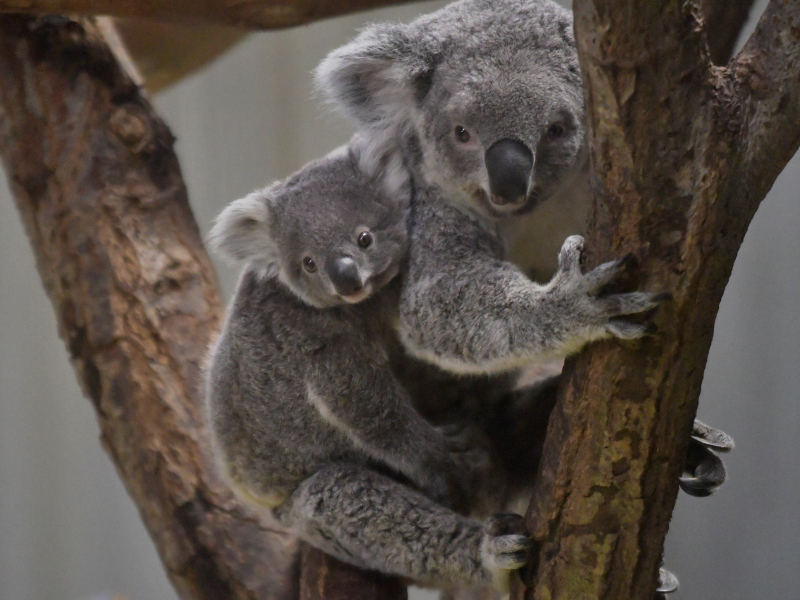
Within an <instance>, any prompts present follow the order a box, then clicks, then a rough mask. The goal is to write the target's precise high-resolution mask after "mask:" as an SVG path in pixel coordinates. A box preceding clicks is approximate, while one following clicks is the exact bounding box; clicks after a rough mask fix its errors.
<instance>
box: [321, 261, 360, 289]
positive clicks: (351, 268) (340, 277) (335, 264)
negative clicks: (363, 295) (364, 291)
mask: <svg viewBox="0 0 800 600" xmlns="http://www.w3.org/2000/svg"><path fill="white" fill-rule="evenodd" d="M325 271H326V272H327V273H328V277H330V278H331V283H333V287H334V288H336V293H337V294H339V295H341V296H350V295H352V294H355V293H356V292H360V291H361V288H363V287H364V284H363V282H362V281H361V275H360V274H359V273H358V265H357V264H356V261H354V260H353V259H352V258H349V257H344V258H337V259H336V260H332V261H330V262H329V263H327V264H326V265H325Z"/></svg>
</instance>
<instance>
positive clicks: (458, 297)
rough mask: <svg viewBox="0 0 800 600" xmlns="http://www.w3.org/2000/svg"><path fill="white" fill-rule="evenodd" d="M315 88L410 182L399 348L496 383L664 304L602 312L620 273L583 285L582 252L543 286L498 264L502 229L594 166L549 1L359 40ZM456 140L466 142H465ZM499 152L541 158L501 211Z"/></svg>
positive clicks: (371, 161)
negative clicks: (491, 158)
mask: <svg viewBox="0 0 800 600" xmlns="http://www.w3.org/2000/svg"><path fill="white" fill-rule="evenodd" d="M317 78H318V83H319V86H320V87H321V88H322V89H323V90H325V91H326V92H327V93H328V95H329V97H330V98H331V100H332V101H333V102H335V103H336V104H337V105H338V106H339V107H340V108H341V109H342V110H343V111H344V112H345V114H347V115H348V116H349V117H350V118H351V119H352V120H353V121H354V122H355V124H356V126H357V127H358V128H359V132H360V135H361V136H362V137H363V138H364V139H365V140H367V141H368V143H369V144H370V146H369V148H370V150H368V151H367V152H365V154H364V158H363V161H364V163H365V168H366V169H369V168H370V167H374V166H375V165H377V164H379V161H378V160H377V159H376V158H375V156H377V155H381V156H382V155H385V154H386V153H387V152H390V151H391V148H392V147H393V145H394V147H399V148H400V151H401V153H402V155H403V157H404V159H405V161H406V164H407V165H408V167H409V169H410V171H411V173H412V176H413V179H414V184H415V186H416V198H415V200H414V202H413V209H412V210H413V224H412V242H411V246H410V247H411V250H410V260H409V268H408V275H407V277H406V278H405V280H404V284H403V292H402V296H401V301H400V337H401V340H402V341H403V343H404V345H405V347H406V349H407V350H408V351H409V352H410V353H411V354H412V355H414V356H415V357H417V358H419V359H421V360H423V361H426V362H429V363H432V364H435V365H437V366H438V367H440V368H442V369H445V370H447V371H452V372H455V373H494V372H499V371H508V370H510V369H514V368H518V367H521V366H524V365H525V364H527V363H530V362H531V360H536V359H541V358H544V357H547V356H549V355H564V354H567V353H569V352H572V351H575V350H577V349H579V348H580V347H581V346H582V345H583V344H585V343H586V342H589V341H592V340H595V339H598V338H601V337H608V336H617V337H624V338H634V337H638V336H641V335H643V333H644V331H645V330H644V327H642V326H640V325H636V324H632V323H627V322H625V321H620V320H619V319H618V318H619V317H620V316H623V315H627V314H635V313H639V312H643V311H647V310H649V309H651V308H653V307H654V306H656V305H657V304H658V301H659V298H660V297H659V296H656V295H654V294H646V293H635V294H625V295H615V296H609V297H599V296H598V295H597V294H598V293H599V291H600V289H601V288H602V284H604V283H607V282H608V281H610V280H611V279H613V277H614V276H615V275H616V274H617V273H618V272H619V271H620V270H621V268H622V267H623V265H622V264H620V263H609V264H607V265H603V266H601V267H599V268H598V269H597V270H596V271H594V272H592V273H589V274H587V275H585V276H583V275H582V274H581V272H580V267H579V265H578V262H579V260H580V252H581V249H582V243H583V242H582V239H581V238H579V237H577V236H575V237H570V238H568V239H567V241H566V242H565V243H564V245H563V248H562V249H561V252H560V254H559V261H560V265H559V271H558V273H557V274H556V276H555V277H554V278H553V279H552V280H551V282H550V283H549V284H547V285H546V286H541V285H538V284H536V283H534V282H532V281H530V280H529V279H528V278H527V277H526V276H525V275H524V274H523V273H522V272H521V271H520V270H519V269H518V268H516V267H515V266H513V265H512V264H511V263H509V262H503V261H504V260H505V258H506V255H507V250H508V246H509V244H510V240H507V239H505V235H504V234H505V233H506V232H505V229H504V222H506V221H510V220H513V219H514V218H515V217H516V215H518V214H521V213H525V212H528V211H530V210H532V209H533V208H535V207H536V205H537V204H538V203H539V202H541V201H545V200H548V199H550V198H551V197H552V196H553V195H554V194H556V192H557V191H559V190H560V189H561V188H564V187H569V185H568V184H569V182H570V181H571V180H572V179H574V178H575V177H577V176H578V175H579V174H580V173H581V172H582V168H583V164H584V162H585V153H584V152H583V151H582V150H583V143H584V130H583V92H582V82H581V78H580V73H579V69H578V61H577V52H576V50H575V44H574V40H573V37H572V16H571V13H570V12H569V11H567V10H565V9H563V8H561V7H560V6H558V5H556V4H555V3H552V2H546V1H536V2H534V1H530V0H499V1H497V0H461V1H460V2H454V3H453V4H450V5H448V6H446V7H445V8H443V9H441V10H440V11H437V12H434V13H432V14H430V15H426V16H423V17H420V18H418V19H417V20H415V21H413V22H412V23H410V24H408V25H376V26H373V27H370V28H368V29H366V30H365V31H364V32H362V33H361V35H360V36H358V37H357V38H356V39H355V40H354V41H353V42H351V43H350V44H348V45H346V46H344V47H342V48H340V49H338V50H335V51H334V52H332V53H331V54H330V55H329V56H328V58H326V59H325V60H324V61H323V63H322V64H321V65H320V67H319V68H318V70H317ZM462 127H463V128H466V129H467V130H468V131H469V132H470V135H469V140H468V141H467V142H464V143H462V142H461V141H459V139H458V136H457V131H458V129H459V128H462ZM553 131H555V132H556V133H557V134H558V135H555V134H552V132H553ZM551 134H552V135H551ZM504 140H513V143H514V144H516V145H517V146H519V147H520V148H522V147H524V148H527V151H528V152H530V154H529V155H532V156H533V157H534V161H533V168H532V169H531V172H530V179H529V181H528V187H527V191H526V192H525V194H524V199H523V200H521V201H519V202H516V203H513V202H505V201H503V202H501V201H500V200H502V199H499V198H498V196H497V194H496V193H494V192H493V190H492V189H491V186H490V171H489V170H488V169H487V158H486V157H487V156H488V152H489V151H490V149H491V148H492V147H493V146H495V144H497V143H499V142H502V141H504ZM371 152H372V153H376V154H375V155H374V156H373V155H372V154H371ZM598 279H600V280H601V281H600V282H599V284H598V281H597V280H598Z"/></svg>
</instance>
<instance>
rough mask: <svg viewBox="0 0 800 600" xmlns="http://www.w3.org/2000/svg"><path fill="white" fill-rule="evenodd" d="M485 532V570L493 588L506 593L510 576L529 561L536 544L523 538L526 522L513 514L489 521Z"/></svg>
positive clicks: (483, 551) (495, 516)
mask: <svg viewBox="0 0 800 600" xmlns="http://www.w3.org/2000/svg"><path fill="white" fill-rule="evenodd" d="M483 530H484V534H485V535H484V538H483V542H482V543H481V555H482V558H483V564H484V568H485V569H486V570H487V571H489V572H490V573H491V574H492V584H493V585H494V587H495V588H497V589H498V590H500V591H502V592H506V591H508V585H509V576H510V575H511V572H512V571H516V570H517V569H521V568H522V567H524V566H525V565H527V564H528V562H529V561H530V558H531V552H532V550H533V542H532V541H531V539H530V538H529V537H528V536H527V535H524V533H525V529H524V527H523V518H522V517H521V516H519V515H515V514H512V513H502V514H497V515H494V516H492V517H489V518H488V519H486V521H484V523H483Z"/></svg>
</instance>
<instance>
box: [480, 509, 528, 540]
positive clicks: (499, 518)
mask: <svg viewBox="0 0 800 600" xmlns="http://www.w3.org/2000/svg"><path fill="white" fill-rule="evenodd" d="M483 530H484V531H485V532H486V533H487V534H489V535H493V536H500V535H510V534H521V533H523V532H524V531H525V519H523V518H522V517H521V516H520V515H518V514H516V513H497V514H495V515H492V516H491V517H489V518H488V519H486V520H485V521H484V522H483Z"/></svg>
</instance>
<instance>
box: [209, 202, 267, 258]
mask: <svg viewBox="0 0 800 600" xmlns="http://www.w3.org/2000/svg"><path fill="white" fill-rule="evenodd" d="M270 191H271V188H266V189H263V190H259V191H257V192H253V193H252V194H248V195H247V196H245V197H244V198H241V199H239V200H235V201H234V202H231V203H230V204H229V205H228V206H227V207H226V208H225V210H223V211H222V212H221V213H220V215H219V216H218V217H217V219H216V221H215V222H214V226H213V227H212V228H211V231H210V232H209V234H208V241H209V243H210V245H211V247H212V249H213V250H214V251H216V252H218V253H219V254H221V255H222V256H224V257H225V258H227V259H228V260H230V261H238V260H246V261H251V260H256V261H260V262H261V261H266V262H268V263H271V262H274V261H276V260H277V258H278V244H277V242H276V241H275V240H274V239H273V237H272V235H271V234H270V206H269V198H270Z"/></svg>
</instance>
